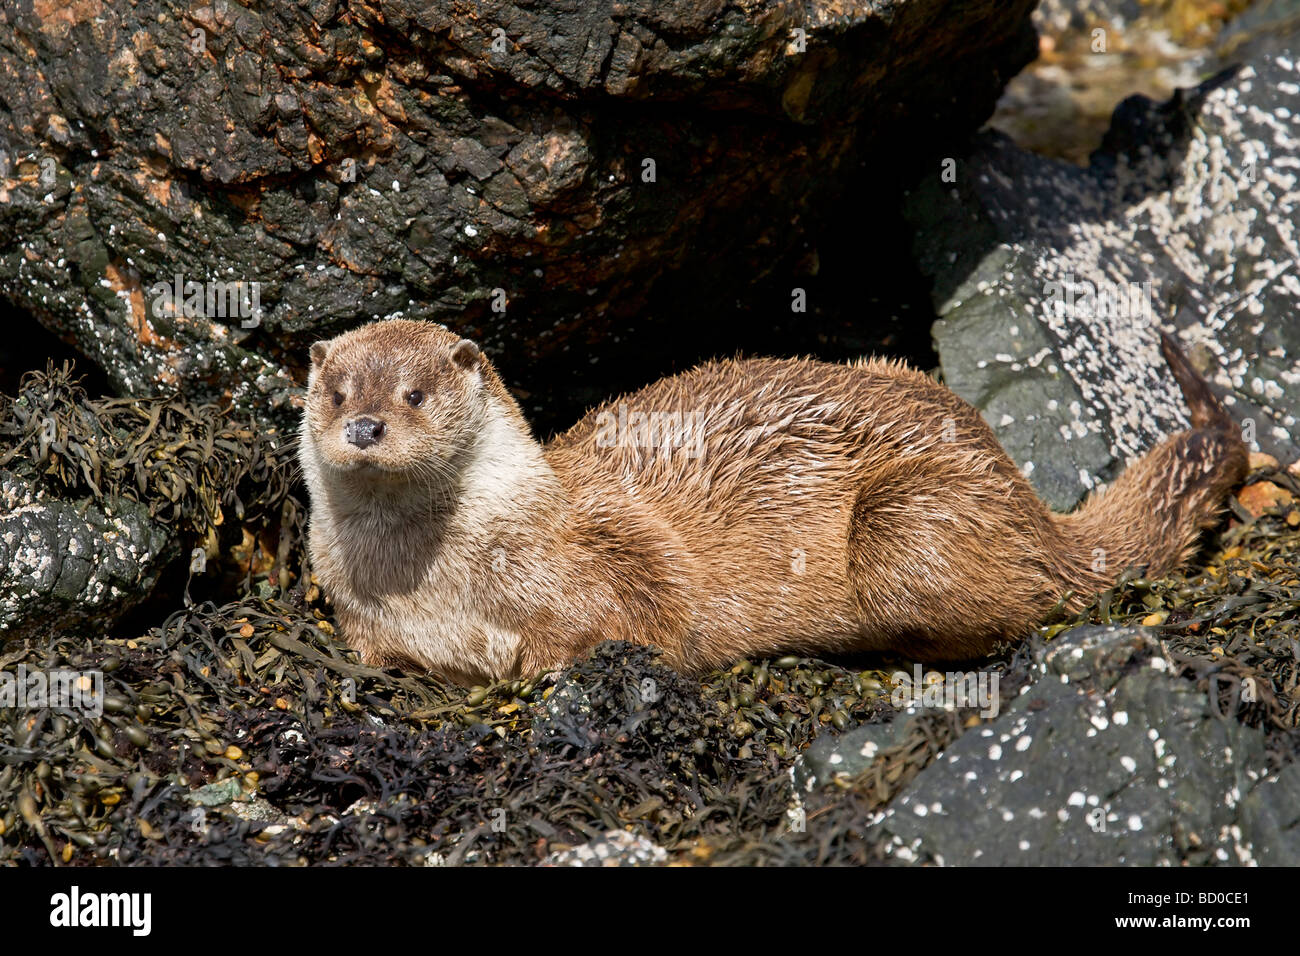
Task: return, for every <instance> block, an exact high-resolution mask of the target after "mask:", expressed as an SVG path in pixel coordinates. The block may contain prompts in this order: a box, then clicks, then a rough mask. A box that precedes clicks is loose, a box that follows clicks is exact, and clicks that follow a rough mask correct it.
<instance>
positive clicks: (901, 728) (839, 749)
mask: <svg viewBox="0 0 1300 956" xmlns="http://www.w3.org/2000/svg"><path fill="white" fill-rule="evenodd" d="M907 721H908V718H907V716H905V715H903V714H900V715H898V716H897V717H896V718H895V719H893V720H891V721H889V722H888V723H884V724H863V725H862V726H860V727H854V728H852V729H850V730H846V731H845V732H844V733H842V734H835V733H829V732H827V733H822V734H821V735H820V736H819V737H818V738H817V739H816V740H814V741H813V742H812V743H811V744H809V746H808V749H807V750H805V751H804V752H803V753H802V754H800V755H799V759H798V760H796V761H795V764H794V768H793V769H792V771H791V774H792V777H793V780H794V787H795V793H796V794H804V793H811V792H812V791H813V790H814V789H816V788H817V787H822V786H826V785H827V784H828V783H831V782H833V781H836V780H839V781H848V780H850V779H851V778H853V777H856V776H857V775H858V774H860V773H862V771H864V770H866V769H867V768H868V767H870V766H871V764H872V763H873V762H874V761H875V759H876V755H877V754H879V753H880V751H882V750H884V749H886V748H887V747H892V746H894V745H896V744H899V743H902V741H903V739H904V737H905V736H906V733H905V731H906V729H907Z"/></svg>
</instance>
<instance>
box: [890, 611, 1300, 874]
mask: <svg viewBox="0 0 1300 956" xmlns="http://www.w3.org/2000/svg"><path fill="white" fill-rule="evenodd" d="M1043 671H1044V676H1043V677H1042V679H1040V680H1039V681H1038V682H1037V683H1035V684H1032V685H1029V686H1028V687H1027V688H1026V690H1025V691H1024V692H1022V693H1021V695H1020V696H1019V697H1018V698H1017V699H1016V700H1015V701H1014V702H1013V703H1012V704H1011V706H1010V707H1009V708H1007V710H1006V711H1005V712H1004V713H1003V714H1002V716H1000V717H999V718H998V719H997V720H996V721H994V722H993V723H991V724H989V725H987V726H985V727H983V728H981V729H977V730H972V731H971V732H969V733H967V734H965V735H964V736H962V737H960V738H959V739H958V740H957V741H956V742H955V743H954V744H953V745H952V746H950V747H949V748H948V749H947V750H946V751H945V752H944V753H942V754H941V755H940V756H939V758H938V760H937V761H936V762H935V763H934V764H932V765H931V766H930V767H928V768H927V769H925V770H923V771H922V772H921V773H920V775H919V776H918V777H917V778H916V779H915V780H914V781H913V782H912V783H911V785H910V786H909V787H908V788H906V789H905V790H904V791H903V793H901V794H900V795H899V796H898V797H897V798H896V799H895V800H894V802H893V803H892V804H891V805H890V806H889V807H888V808H887V809H886V810H884V811H882V813H881V814H880V817H879V823H878V832H880V833H881V834H883V837H884V842H885V844H886V847H887V849H888V851H889V853H890V854H891V855H892V856H893V857H894V858H895V859H899V860H903V861H906V862H943V863H946V864H962V863H966V864H969V863H975V864H980V865H990V866H998V865H1008V864H1011V865H1025V864H1034V865H1045V866H1066V865H1102V864H1112V865H1113V864H1115V863H1125V864H1131V865H1139V866H1152V865H1181V864H1185V863H1189V864H1199V863H1204V864H1233V865H1237V864H1243V863H1251V862H1255V863H1261V864H1279V865H1285V864H1291V865H1294V864H1295V863H1296V862H1300V803H1297V800H1296V795H1297V790H1298V788H1300V772H1297V765H1296V764H1294V763H1292V764H1289V765H1287V766H1286V767H1285V768H1284V769H1283V771H1282V772H1280V773H1278V774H1276V775H1274V776H1271V777H1266V774H1265V771H1266V767H1267V762H1268V761H1267V757H1266V753H1265V743H1264V734H1263V733H1262V732H1261V731H1260V730H1257V729H1253V728H1250V727H1246V726H1244V725H1243V724H1241V723H1239V722H1238V721H1236V720H1234V719H1231V718H1229V719H1224V718H1220V717H1218V716H1216V715H1215V714H1214V712H1213V711H1212V710H1211V708H1210V706H1209V702H1208V699H1207V697H1206V695H1205V694H1204V693H1201V692H1198V691H1197V689H1196V686H1195V684H1193V683H1192V682H1190V681H1184V680H1182V679H1180V678H1177V677H1174V676H1172V675H1171V672H1170V667H1169V665H1168V664H1167V663H1166V661H1165V659H1164V658H1163V657H1162V656H1161V653H1160V645H1159V642H1158V641H1157V640H1156V639H1155V638H1154V637H1153V636H1152V632H1150V631H1148V630H1147V629H1145V628H1118V627H1114V628H1107V627H1099V626H1098V627H1093V626H1089V627H1078V628H1074V629H1071V630H1069V631H1066V632H1064V633H1062V634H1061V635H1060V636H1059V637H1058V638H1056V639H1055V640H1054V641H1052V642H1051V643H1050V644H1049V645H1048V650H1047V652H1046V654H1045V656H1044V661H1043Z"/></svg>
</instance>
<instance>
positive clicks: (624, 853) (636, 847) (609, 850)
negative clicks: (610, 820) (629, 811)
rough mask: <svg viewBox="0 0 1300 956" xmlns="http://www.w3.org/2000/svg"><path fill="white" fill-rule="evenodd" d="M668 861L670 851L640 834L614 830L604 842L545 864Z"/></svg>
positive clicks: (558, 854) (570, 851) (594, 842)
mask: <svg viewBox="0 0 1300 956" xmlns="http://www.w3.org/2000/svg"><path fill="white" fill-rule="evenodd" d="M667 859H668V851H667V850H665V849H664V848H663V847H661V846H659V845H658V844H657V843H655V842H654V841H652V840H647V839H646V838H645V837H643V836H641V835H640V834H639V833H628V832H627V831H626V830H610V831H609V832H608V833H606V834H605V836H604V837H603V838H602V839H598V840H590V841H588V842H587V843H583V844H581V845H579V846H575V847H573V848H571V849H568V850H561V851H559V852H556V853H552V854H550V855H549V856H547V857H546V859H545V860H543V861H542V863H541V865H542V866H653V865H655V864H658V863H663V862H664V861H666V860H667Z"/></svg>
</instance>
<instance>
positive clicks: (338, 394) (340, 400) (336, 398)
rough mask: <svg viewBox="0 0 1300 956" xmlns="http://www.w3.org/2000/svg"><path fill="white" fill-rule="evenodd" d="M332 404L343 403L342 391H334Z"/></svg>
mask: <svg viewBox="0 0 1300 956" xmlns="http://www.w3.org/2000/svg"><path fill="white" fill-rule="evenodd" d="M334 404H335V405H342V404H343V393H342V392H335V393H334Z"/></svg>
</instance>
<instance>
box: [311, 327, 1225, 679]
mask: <svg viewBox="0 0 1300 956" xmlns="http://www.w3.org/2000/svg"><path fill="white" fill-rule="evenodd" d="M1161 349H1162V351H1163V354H1164V357H1165V360H1166V361H1167V362H1168V363H1169V367H1170V370H1171V371H1172V373H1173V375H1174V377H1175V379H1176V380H1177V382H1178V383H1179V385H1180V387H1181V389H1182V391H1183V395H1184V397H1185V400H1186V402H1187V405H1188V407H1189V409H1190V411H1191V423H1192V424H1191V428H1189V429H1187V430H1185V431H1182V432H1179V433H1178V434H1175V435H1173V436H1172V437H1170V438H1168V439H1167V440H1165V441H1164V442H1162V443H1161V444H1159V445H1158V446H1157V447H1155V448H1154V449H1152V450H1151V451H1149V452H1148V453H1147V454H1146V455H1145V456H1144V457H1142V458H1141V459H1139V460H1138V461H1136V462H1135V463H1134V464H1133V465H1132V466H1130V467H1129V468H1128V469H1126V470H1125V471H1124V472H1123V473H1122V474H1121V475H1120V476H1119V477H1118V479H1116V480H1115V481H1114V482H1113V483H1112V485H1111V486H1110V487H1109V489H1107V490H1105V491H1103V492H1101V493H1094V494H1093V495H1091V496H1090V497H1089V498H1088V499H1087V500H1086V501H1085V502H1084V503H1083V504H1082V505H1081V506H1080V507H1079V508H1078V509H1077V510H1075V511H1074V512H1073V513H1070V514H1058V513H1053V512H1052V511H1050V510H1049V509H1048V508H1047V507H1046V505H1044V504H1043V502H1042V501H1041V500H1040V499H1039V497H1038V496H1037V494H1036V493H1035V492H1034V490H1033V488H1032V486H1031V485H1030V484H1029V482H1028V481H1027V480H1026V479H1025V477H1024V476H1023V475H1022V474H1021V472H1020V470H1019V469H1018V468H1017V467H1016V466H1015V464H1014V463H1013V462H1012V461H1011V459H1010V458H1009V457H1008V456H1007V454H1006V453H1005V452H1004V451H1003V449H1002V448H1001V446H1000V445H999V444H998V441H997V439H996V438H995V437H994V434H993V432H992V430H991V429H990V428H989V427H988V425H987V424H986V423H985V422H984V420H983V418H981V416H980V414H979V413H978V412H977V411H976V410H975V409H974V408H972V407H971V406H970V405H968V404H967V403H966V402H964V401H963V400H962V399H960V398H958V397H957V395H955V394H954V393H953V392H952V391H950V390H949V389H948V388H946V387H944V386H943V385H941V384H940V383H938V382H936V381H935V380H933V379H932V378H930V377H929V376H928V375H926V374H924V373H923V372H920V371H917V370H914V369H912V368H909V367H907V366H906V365H904V364H902V363H900V362H898V361H893V360H887V359H866V360H861V361H857V362H853V363H850V364H832V363H828V362H822V361H816V360H812V359H806V358H791V359H775V358H757V359H745V360H741V359H735V360H727V361H714V362H710V363H707V364H704V365H701V366H699V367H697V368H694V369H692V370H690V371H687V372H684V373H682V374H678V375H674V376H672V377H670V378H665V379H662V380H660V381H658V382H655V383H654V384H652V385H649V386H647V387H646V388H643V389H641V390H640V391H637V392H635V393H632V394H630V395H627V396H624V397H622V398H620V399H616V400H614V401H613V402H610V403H607V404H606V405H603V406H600V407H598V408H595V409H592V410H591V411H590V412H589V413H588V414H587V415H586V416H585V417H584V418H583V419H582V420H581V421H579V422H578V423H577V424H576V425H574V426H573V427H572V428H571V429H569V430H568V431H567V432H565V433H564V434H562V435H559V436H558V437H556V438H554V439H553V440H551V441H550V442H548V443H547V444H545V445H543V444H541V443H540V442H538V441H537V440H536V439H535V438H534V437H533V435H532V432H531V429H530V428H529V425H528V423H527V421H526V420H525V419H524V416H523V414H522V412H521V411H520V408H519V406H518V404H517V403H516V402H515V400H514V398H513V397H512V396H511V395H510V393H509V392H508V391H507V389H506V387H505V385H504V384H503V382H502V380H501V378H500V376H499V375H498V374H497V371H496V369H495V368H494V366H493V365H492V363H491V362H490V361H489V360H488V358H487V357H486V356H485V355H484V354H483V352H482V350H481V349H480V348H479V347H478V346H477V345H475V344H474V342H472V341H471V340H469V339H466V338H462V337H460V336H458V335H456V334H455V333H453V332H451V331H449V330H448V329H446V328H444V327H443V326H440V325H436V324H434V323H428V322H417V321H410V320H400V319H399V320H387V321H382V322H377V323H372V324H369V325H365V326H362V327H360V328H358V329H356V330H354V331H351V332H348V333H346V334H343V335H341V336H339V337H337V338H334V339H330V340H327V341H322V342H317V343H315V344H314V345H313V346H312V347H311V368H310V372H309V376H308V390H307V396H306V402H305V412H304V416H303V423H302V429H301V435H300V449H299V455H300V459H301V463H302V468H303V472H304V475H305V477H306V482H307V486H308V489H309V492H310V496H311V514H310V524H309V554H310V559H311V563H312V567H313V569H314V572H315V573H316V575H317V577H318V580H319V581H320V582H321V584H322V585H323V586H324V589H325V591H326V593H327V594H328V595H329V596H330V597H331V599H332V601H333V603H334V607H335V612H336V620H337V623H338V624H339V627H340V631H341V633H342V635H343V636H344V638H345V639H346V640H347V641H348V643H349V644H350V645H351V646H353V647H354V648H356V649H357V650H358V651H359V652H360V654H361V656H362V658H363V659H364V660H365V661H367V662H369V663H371V664H373V665H377V666H395V667H398V668H418V669H421V670H425V671H428V672H431V673H434V674H436V675H439V676H441V677H443V678H445V679H447V680H451V681H455V682H458V683H462V684H471V683H483V682H487V681H491V680H502V679H513V678H518V677H531V676H534V675H537V674H540V673H541V672H544V671H547V670H552V669H555V668H558V667H561V666H563V665H565V664H567V663H568V662H570V661H571V660H572V659H574V658H575V657H577V656H579V655H581V654H582V653H583V652H584V651H586V650H587V649H588V648H590V647H591V646H593V645H594V644H596V643H597V642H599V641H601V640H605V639H619V640H624V641H631V642H633V643H639V644H654V645H657V646H658V647H659V648H660V649H661V650H662V653H663V655H664V657H665V659H666V661H667V662H668V663H669V664H671V665H672V666H673V667H675V668H677V669H678V670H680V671H682V672H685V673H691V674H700V673H702V672H707V671H709V670H711V669H715V668H719V667H723V666H726V665H728V664H730V663H732V662H734V661H736V660H737V659H740V658H743V657H752V656H763V655H775V654H787V653H803V654H809V655H818V654H832V653H844V652H857V651H882V650H888V651H891V652H895V653H897V654H899V655H903V656H905V657H908V658H910V659H915V660H925V661H932V660H958V659H970V658H977V657H981V656H985V655H987V654H989V653H990V652H991V651H993V650H994V648H995V645H997V644H998V643H999V642H1002V641H1007V640H1014V639H1018V638H1020V637H1023V636H1024V635H1025V634H1027V633H1028V632H1029V631H1030V630H1032V628H1033V627H1034V626H1035V625H1036V624H1038V623H1039V622H1040V621H1041V620H1042V619H1043V617H1044V616H1045V615H1046V614H1047V613H1048V612H1049V611H1050V610H1051V609H1052V608H1054V607H1055V606H1057V605H1058V603H1060V602H1062V601H1064V603H1065V604H1066V606H1069V607H1072V608H1079V607H1081V606H1082V604H1083V602H1084V601H1085V600H1086V599H1087V598H1088V596H1090V595H1092V594H1094V593H1096V592H1097V591H1100V590H1104V589H1105V588H1107V587H1109V586H1110V585H1111V584H1113V583H1114V581H1115V580H1116V579H1117V577H1118V576H1119V575H1120V573H1121V572H1123V571H1124V570H1125V569H1128V568H1141V569H1143V570H1144V572H1145V573H1146V574H1148V575H1151V576H1156V575H1162V574H1165V573H1167V572H1169V571H1171V570H1173V569H1175V568H1177V567H1178V566H1179V565H1180V564H1182V563H1183V562H1184V561H1185V560H1186V559H1187V558H1189V557H1190V556H1191V554H1192V553H1193V552H1194V550H1195V548H1196V544H1197V539H1198V535H1199V534H1200V532H1201V531H1202V530H1203V529H1204V528H1205V527H1208V526H1209V525H1211V524H1212V523H1213V522H1214V521H1215V519H1216V516H1217V515H1218V514H1219V512H1220V510H1221V508H1222V506H1223V504H1224V501H1225V498H1226V496H1227V494H1228V492H1229V491H1230V490H1231V489H1232V488H1234V487H1235V486H1237V485H1238V484H1239V483H1240V482H1241V481H1242V480H1243V478H1244V477H1245V474H1246V468H1247V450H1246V447H1245V445H1244V444H1243V442H1242V440H1241V438H1240V435H1239V434H1238V430H1237V429H1236V427H1235V426H1234V425H1233V423H1232V421H1231V419H1230V418H1229V417H1228V415H1227V414H1226V412H1225V411H1224V409H1223V408H1222V406H1221V405H1220V404H1219V403H1218V401H1217V399H1216V398H1215V397H1214V395H1213V394H1212V392H1211V391H1210V389H1209V387H1208V386H1207V385H1206V383H1205V382H1204V381H1203V380H1202V379H1201V378H1200V377H1199V376H1198V375H1197V374H1196V372H1195V371H1194V370H1193V369H1192V368H1191V366H1190V365H1189V364H1188V362H1187V361H1186V359H1185V358H1184V356H1183V354H1182V353H1181V352H1180V351H1179V350H1178V348H1177V347H1176V346H1175V345H1174V343H1173V341H1172V340H1171V339H1170V338H1169V337H1168V336H1167V335H1163V334H1162V338H1161Z"/></svg>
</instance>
